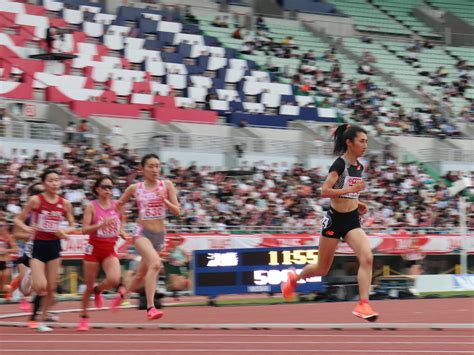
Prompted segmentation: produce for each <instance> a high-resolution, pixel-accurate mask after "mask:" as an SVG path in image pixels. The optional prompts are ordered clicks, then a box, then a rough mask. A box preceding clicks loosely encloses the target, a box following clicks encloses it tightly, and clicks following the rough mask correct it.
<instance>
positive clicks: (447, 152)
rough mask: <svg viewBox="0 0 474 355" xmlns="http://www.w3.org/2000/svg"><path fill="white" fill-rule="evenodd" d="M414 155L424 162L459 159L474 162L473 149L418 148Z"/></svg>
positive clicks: (454, 160) (456, 160) (455, 160)
mask: <svg viewBox="0 0 474 355" xmlns="http://www.w3.org/2000/svg"><path fill="white" fill-rule="evenodd" d="M416 156H417V157H418V159H419V160H420V161H424V162H437V161H452V162H458V161H459V162H469V163H474V149H472V150H467V149H455V148H453V149H420V150H419V151H418V153H417V154H416Z"/></svg>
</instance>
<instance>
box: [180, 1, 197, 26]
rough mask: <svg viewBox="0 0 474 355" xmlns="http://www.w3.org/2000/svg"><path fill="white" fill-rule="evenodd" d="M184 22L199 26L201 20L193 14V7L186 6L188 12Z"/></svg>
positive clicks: (185, 14)
mask: <svg viewBox="0 0 474 355" xmlns="http://www.w3.org/2000/svg"><path fill="white" fill-rule="evenodd" d="M184 21H185V22H187V23H192V24H196V25H197V24H199V20H198V19H197V18H196V16H194V15H193V14H192V13H191V6H189V5H186V10H185V13H184Z"/></svg>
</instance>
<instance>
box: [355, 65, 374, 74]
mask: <svg viewBox="0 0 474 355" xmlns="http://www.w3.org/2000/svg"><path fill="white" fill-rule="evenodd" d="M357 72H358V73H359V74H362V75H374V74H375V73H374V70H373V69H372V67H371V66H370V65H369V64H367V63H366V64H364V63H361V64H359V67H358V68H357Z"/></svg>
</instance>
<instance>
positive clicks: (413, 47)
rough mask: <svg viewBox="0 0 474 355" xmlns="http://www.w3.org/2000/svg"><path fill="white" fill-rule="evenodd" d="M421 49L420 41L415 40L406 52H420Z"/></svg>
mask: <svg viewBox="0 0 474 355" xmlns="http://www.w3.org/2000/svg"><path fill="white" fill-rule="evenodd" d="M421 48H422V44H421V42H420V41H418V40H416V41H415V42H414V43H413V44H412V45H410V46H408V48H407V50H409V51H413V52H420V51H421Z"/></svg>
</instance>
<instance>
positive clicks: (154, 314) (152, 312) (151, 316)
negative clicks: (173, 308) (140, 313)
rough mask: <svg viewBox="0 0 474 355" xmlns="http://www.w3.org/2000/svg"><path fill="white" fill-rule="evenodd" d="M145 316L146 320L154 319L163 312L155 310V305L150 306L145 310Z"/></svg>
mask: <svg viewBox="0 0 474 355" xmlns="http://www.w3.org/2000/svg"><path fill="white" fill-rule="evenodd" d="M146 316H147V318H148V320H156V319H160V318H161V317H163V312H162V311H159V310H157V309H156V308H155V307H152V308H150V309H149V310H148V311H147V312H146Z"/></svg>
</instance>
